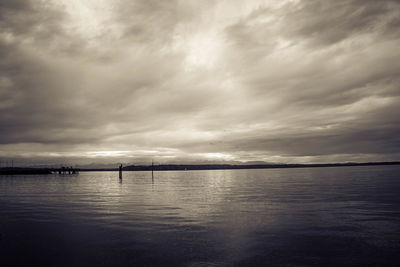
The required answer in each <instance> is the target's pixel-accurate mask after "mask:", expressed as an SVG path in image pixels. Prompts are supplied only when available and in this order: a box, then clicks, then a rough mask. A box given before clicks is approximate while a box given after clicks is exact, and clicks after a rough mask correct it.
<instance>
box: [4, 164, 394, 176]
mask: <svg viewBox="0 0 400 267" xmlns="http://www.w3.org/2000/svg"><path fill="white" fill-rule="evenodd" d="M376 165H378V166H379V165H381V166H385V165H400V161H391V162H364V163H357V162H347V163H324V164H241V165H239V164H238V165H236V164H160V165H154V166H151V165H129V166H125V167H123V171H151V170H154V171H185V170H187V171H193V170H238V169H279V168H317V167H350V166H376ZM58 170H59V168H33V167H32V168H24V167H5V168H4V167H3V168H0V175H30V174H32V175H34V174H52V173H55V172H57V171H58ZM79 171H81V172H82V171H83V172H84V171H118V168H97V169H96V168H79Z"/></svg>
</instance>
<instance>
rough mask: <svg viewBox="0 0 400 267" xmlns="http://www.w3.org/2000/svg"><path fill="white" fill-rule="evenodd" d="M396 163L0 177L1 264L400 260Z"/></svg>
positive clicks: (305, 263) (335, 263)
mask: <svg viewBox="0 0 400 267" xmlns="http://www.w3.org/2000/svg"><path fill="white" fill-rule="evenodd" d="M399 255H400V166H372V167H335V168H304V169H266V170H218V171H180V172H178V171H177V172H175V171H174V172H173V171H171V172H155V175H154V179H152V177H151V173H149V172H124V176H123V181H122V182H119V179H118V173H117V172H114V173H113V172H87V173H80V174H79V175H78V176H59V175H47V176H0V266H21V265H25V266H399V265H400V256H399Z"/></svg>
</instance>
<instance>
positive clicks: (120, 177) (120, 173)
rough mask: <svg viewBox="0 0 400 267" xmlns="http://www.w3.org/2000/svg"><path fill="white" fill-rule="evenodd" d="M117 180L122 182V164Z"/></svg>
mask: <svg viewBox="0 0 400 267" xmlns="http://www.w3.org/2000/svg"><path fill="white" fill-rule="evenodd" d="M119 179H120V180H122V164H121V165H119Z"/></svg>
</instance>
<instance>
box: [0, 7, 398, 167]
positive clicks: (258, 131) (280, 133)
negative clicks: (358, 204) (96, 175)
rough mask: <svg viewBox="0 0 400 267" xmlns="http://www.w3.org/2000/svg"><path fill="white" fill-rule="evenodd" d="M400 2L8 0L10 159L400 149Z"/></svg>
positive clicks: (3, 10) (385, 152)
mask: <svg viewBox="0 0 400 267" xmlns="http://www.w3.org/2000/svg"><path fill="white" fill-rule="evenodd" d="M399 47H400V1H397V0H382V1H376V0H335V1H328V0H326V1H322V0H290V1H282V0H280V1H278V0H274V1H272V0H270V1H258V0H253V1H250V0H249V1H239V0H229V1H228V0H220V1H212V0H202V1H190V0H170V1H165V0H146V1H143V0H53V1H50V0H49V1H46V0H34V1H33V0H32V1H29V0H2V1H1V2H0V58H1V60H0V160H3V165H4V162H7V160H8V161H9V160H11V159H13V160H15V161H16V162H20V163H21V164H22V163H26V164H27V163H35V164H39V163H42V164H45V163H49V164H50V163H52V164H58V163H63V162H64V163H75V164H80V163H82V164H83V163H87V164H88V163H92V162H98V163H99V162H102V163H113V162H129V163H145V162H150V161H151V160H152V159H153V160H155V161H156V162H160V163H181V162H224V161H226V162H249V161H251V162H252V161H259V162H260V161H264V162H280V163H324V162H349V161H357V162H365V161H392V160H400V116H399V114H400V75H399V74H400V49H399Z"/></svg>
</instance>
